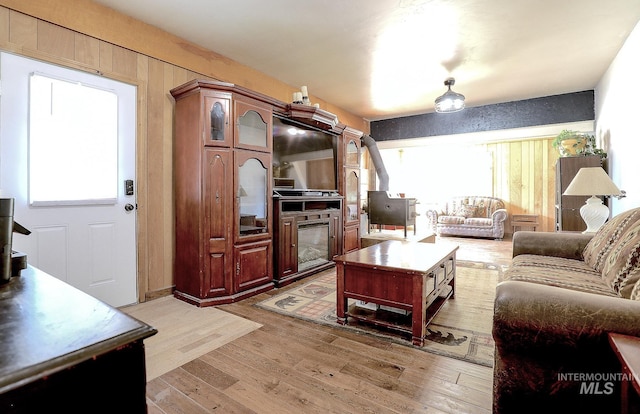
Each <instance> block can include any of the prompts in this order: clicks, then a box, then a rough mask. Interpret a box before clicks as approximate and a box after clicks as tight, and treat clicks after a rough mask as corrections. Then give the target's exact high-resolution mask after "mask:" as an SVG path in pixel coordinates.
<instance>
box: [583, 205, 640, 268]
mask: <svg viewBox="0 0 640 414" xmlns="http://www.w3.org/2000/svg"><path fill="white" fill-rule="evenodd" d="M638 220H640V208H635V209H632V210H628V211H625V212H623V213H620V214H618V215H617V216H615V217H613V218H612V219H611V220H609V221H608V222H606V223H605V224H604V225H603V226H602V227H600V229H599V230H598V231H597V232H596V234H595V235H594V236H593V238H592V239H591V241H590V242H589V243H588V244H587V245H586V246H585V248H584V250H583V252H582V257H583V258H584V261H585V263H587V264H588V265H589V266H591V267H592V268H594V269H595V270H596V271H598V272H602V269H603V266H604V263H605V262H606V261H607V257H608V256H609V253H610V252H611V250H612V248H613V247H614V245H615V244H616V243H617V242H618V241H620V238H621V237H622V235H623V234H625V233H626V231H627V230H628V229H629V227H633V225H634V224H635V223H637V222H638Z"/></svg>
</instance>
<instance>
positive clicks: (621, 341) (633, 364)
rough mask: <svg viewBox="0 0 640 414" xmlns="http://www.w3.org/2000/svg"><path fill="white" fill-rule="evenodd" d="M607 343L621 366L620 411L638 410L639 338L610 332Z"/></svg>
mask: <svg viewBox="0 0 640 414" xmlns="http://www.w3.org/2000/svg"><path fill="white" fill-rule="evenodd" d="M608 336H609V344H610V345H611V349H613V352H614V353H615V354H616V356H617V357H618V360H620V365H621V366H622V375H623V379H622V384H621V385H622V389H621V398H622V401H621V412H622V413H623V414H629V413H639V412H640V338H638V337H636V336H629V335H622V334H618V333H614V332H610V333H609V334H608Z"/></svg>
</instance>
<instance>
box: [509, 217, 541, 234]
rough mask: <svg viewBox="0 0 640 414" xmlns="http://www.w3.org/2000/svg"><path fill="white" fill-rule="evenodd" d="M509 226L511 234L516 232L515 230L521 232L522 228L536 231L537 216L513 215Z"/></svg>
mask: <svg viewBox="0 0 640 414" xmlns="http://www.w3.org/2000/svg"><path fill="white" fill-rule="evenodd" d="M511 226H512V227H513V232H514V233H515V232H516V228H519V229H520V230H522V228H523V227H526V228H531V229H533V231H536V229H537V227H538V215H537V214H514V215H512V216H511Z"/></svg>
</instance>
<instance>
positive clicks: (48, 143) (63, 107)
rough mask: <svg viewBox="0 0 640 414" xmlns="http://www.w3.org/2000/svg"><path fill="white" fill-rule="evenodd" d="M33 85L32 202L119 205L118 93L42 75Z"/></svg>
mask: <svg viewBox="0 0 640 414" xmlns="http://www.w3.org/2000/svg"><path fill="white" fill-rule="evenodd" d="M29 86H30V89H29V203H30V204H31V205H32V206H46V205H77V204H84V205H86V204H115V203H116V201H117V197H118V97H117V95H116V94H115V93H114V92H112V91H108V90H104V89H99V88H96V87H93V86H90V85H85V84H82V83H78V82H69V81H65V80H60V79H56V78H52V77H49V76H46V75H41V74H32V75H31V77H30V85H29Z"/></svg>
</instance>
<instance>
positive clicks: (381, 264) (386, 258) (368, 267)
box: [334, 240, 458, 346]
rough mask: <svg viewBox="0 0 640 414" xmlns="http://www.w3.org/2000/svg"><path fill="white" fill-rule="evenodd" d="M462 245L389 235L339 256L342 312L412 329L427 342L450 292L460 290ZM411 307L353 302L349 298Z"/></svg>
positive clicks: (342, 316) (415, 338)
mask: <svg viewBox="0 0 640 414" xmlns="http://www.w3.org/2000/svg"><path fill="white" fill-rule="evenodd" d="M457 250H458V246H451V245H447V246H444V245H439V244H433V243H418V242H411V243H410V242H402V241H396V240H389V241H385V242H382V243H379V244H375V245H373V246H369V247H366V248H364V249H361V250H357V251H354V252H351V253H348V254H345V255H342V256H338V257H336V258H335V259H334V261H335V262H336V267H337V269H336V270H337V272H336V273H337V281H336V287H337V301H338V302H337V316H338V323H339V324H342V325H344V324H347V323H348V319H349V317H351V318H354V319H357V320H361V321H366V322H369V323H372V324H374V325H377V326H382V327H385V328H389V329H393V330H396V331H400V332H405V333H410V334H411V339H412V342H413V344H414V345H418V346H422V345H424V337H425V334H426V330H427V329H426V326H427V324H429V323H430V322H431V320H432V319H433V318H434V317H435V315H436V313H437V312H438V311H439V310H440V308H441V307H442V306H443V305H444V303H445V301H446V300H447V299H448V298H453V297H454V296H455V275H456V251H457ZM349 298H352V299H356V300H361V301H364V302H372V303H375V304H377V305H381V307H383V308H384V307H387V309H388V308H393V309H397V310H400V311H406V313H407V314H408V313H409V312H410V314H408V315H403V314H402V313H398V312H394V311H388V310H384V309H375V310H369V311H367V310H365V309H362V308H358V307H357V306H355V305H352V306H351V307H348V299H349Z"/></svg>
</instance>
